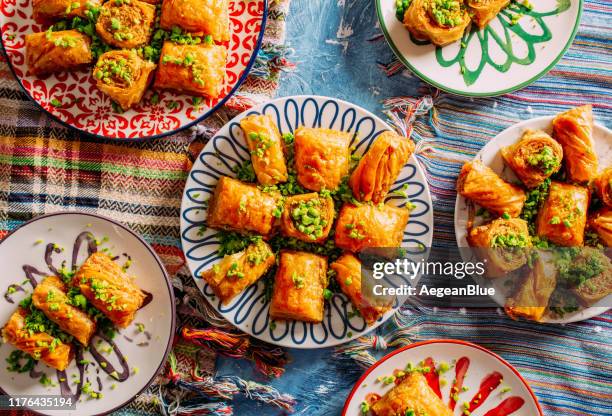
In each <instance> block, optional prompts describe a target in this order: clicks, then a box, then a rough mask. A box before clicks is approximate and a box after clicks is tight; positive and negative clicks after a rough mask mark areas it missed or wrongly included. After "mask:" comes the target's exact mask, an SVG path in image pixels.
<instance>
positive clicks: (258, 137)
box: [240, 114, 287, 185]
mask: <svg viewBox="0 0 612 416" xmlns="http://www.w3.org/2000/svg"><path fill="white" fill-rule="evenodd" d="M240 127H241V128H242V131H243V132H244V139H245V140H246V143H247V146H248V147H249V151H250V152H251V161H252V163H253V170H254V171H255V175H256V176H257V181H258V182H259V183H260V184H262V185H276V184H278V183H281V182H286V181H287V164H286V163H285V154H284V149H283V143H282V138H281V135H280V132H279V131H278V127H277V126H276V123H275V122H274V120H273V119H272V117H271V116H268V115H264V114H252V115H250V116H247V117H245V118H243V119H242V120H240Z"/></svg>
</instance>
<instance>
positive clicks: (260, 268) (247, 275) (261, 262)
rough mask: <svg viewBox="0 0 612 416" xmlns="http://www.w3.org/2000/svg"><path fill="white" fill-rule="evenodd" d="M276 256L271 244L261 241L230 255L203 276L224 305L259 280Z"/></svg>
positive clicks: (201, 275)
mask: <svg viewBox="0 0 612 416" xmlns="http://www.w3.org/2000/svg"><path fill="white" fill-rule="evenodd" d="M274 262H275V256H274V253H273V252H272V249H271V248H270V246H269V245H268V244H267V243H265V242H263V241H259V242H257V243H254V244H251V245H249V246H248V247H247V248H246V249H245V250H243V251H241V252H239V253H235V254H232V255H229V256H225V257H223V259H222V260H221V261H220V262H219V263H217V264H215V265H214V266H213V267H212V268H210V269H208V270H206V271H205V272H202V273H201V274H200V277H202V278H203V279H204V280H205V281H206V282H207V283H208V284H209V285H210V287H211V288H212V290H213V292H215V294H216V295H217V296H219V299H221V302H222V303H223V304H224V305H227V304H228V303H230V302H231V301H232V299H234V298H235V297H236V296H237V295H238V294H240V293H241V292H242V291H243V290H245V289H246V288H247V287H249V286H251V285H252V284H253V283H255V282H257V281H258V280H259V279H260V278H261V277H262V276H263V275H264V274H266V272H267V271H268V269H270V267H272V265H274Z"/></svg>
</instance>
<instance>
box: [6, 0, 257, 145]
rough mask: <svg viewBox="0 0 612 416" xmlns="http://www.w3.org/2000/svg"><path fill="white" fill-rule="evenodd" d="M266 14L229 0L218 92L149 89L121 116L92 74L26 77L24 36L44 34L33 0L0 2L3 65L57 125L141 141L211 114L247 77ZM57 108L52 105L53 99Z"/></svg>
mask: <svg viewBox="0 0 612 416" xmlns="http://www.w3.org/2000/svg"><path fill="white" fill-rule="evenodd" d="M267 12H268V2H267V0H230V2H229V15H230V32H231V35H230V40H229V42H226V43H225V45H226V46H227V66H226V70H225V85H224V86H223V92H222V94H221V95H220V96H219V97H218V98H215V99H210V98H204V99H202V103H201V104H200V105H199V106H194V105H193V101H192V100H193V97H192V96H189V95H186V94H176V93H174V92H170V91H160V92H158V93H157V96H158V100H157V102H152V101H154V100H152V97H153V96H154V91H152V90H151V89H150V90H149V91H147V93H146V94H145V96H144V98H143V99H142V101H141V102H140V103H139V104H137V105H136V106H135V107H134V108H133V109H130V110H128V111H126V112H123V113H118V112H117V111H114V110H113V106H112V101H111V99H110V98H109V97H108V96H106V95H105V94H103V93H102V92H101V91H100V90H98V88H97V87H96V85H95V84H96V83H95V79H94V77H93V76H92V75H91V70H81V71H73V72H61V73H58V74H53V75H49V76H46V77H37V76H33V75H28V74H27V64H26V60H25V35H26V34H28V33H32V32H40V31H42V30H45V28H44V27H42V26H41V25H39V24H37V23H36V22H35V21H34V19H33V17H32V0H20V1H3V2H1V3H0V31H1V33H0V39H1V40H2V45H3V46H4V52H5V54H6V56H7V58H8V59H7V62H8V64H9V66H10V68H11V71H12V72H13V74H14V75H15V78H16V79H17V81H19V85H20V86H21V87H22V89H23V90H24V92H25V93H26V94H27V95H28V97H30V99H32V101H34V102H35V103H36V104H38V106H39V107H40V108H41V109H42V110H43V111H45V112H46V113H48V114H49V115H50V116H51V117H53V118H54V119H55V120H56V121H58V122H60V123H61V124H63V125H65V126H66V127H70V128H73V129H75V130H78V131H80V132H83V133H86V134H89V135H92V136H95V137H98V138H106V139H120V140H125V139H131V140H145V139H152V138H158V137H163V136H167V135H169V134H173V133H178V132H179V131H181V130H184V129H186V128H188V127H191V126H193V125H194V124H196V123H199V122H201V121H203V120H204V119H206V118H207V117H209V116H210V115H212V114H213V113H214V111H215V110H217V109H218V108H219V107H221V106H222V105H223V104H224V103H225V102H226V101H227V100H228V99H230V97H231V96H232V95H233V94H234V93H235V92H236V90H237V89H238V87H239V86H240V85H241V84H242V82H243V81H244V80H245V79H246V77H247V75H248V73H249V71H250V70H251V67H252V65H253V64H254V63H255V58H256V56H257V53H258V51H259V48H260V47H261V42H262V40H263V34H264V28H265V25H266V17H267ZM54 99H55V100H58V101H60V102H61V103H62V105H61V107H56V106H54V105H52V104H51V102H53V100H54Z"/></svg>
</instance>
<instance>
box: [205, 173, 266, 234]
mask: <svg viewBox="0 0 612 416" xmlns="http://www.w3.org/2000/svg"><path fill="white" fill-rule="evenodd" d="M277 202H278V201H277V195H276V194H274V193H269V192H263V191H262V190H260V189H259V188H257V186H255V185H252V184H247V183H243V182H240V181H239V180H237V179H232V178H228V177H227V176H222V177H221V179H219V182H218V183H217V187H216V188H215V192H214V194H213V196H212V198H211V199H210V202H209V204H208V217H207V219H206V223H207V225H208V226H209V227H211V228H215V229H219V230H234V231H238V232H242V233H245V234H250V233H255V234H260V235H262V236H264V237H268V236H270V235H271V234H272V233H273V231H274V226H275V222H276V217H275V216H274V213H275V211H276V210H277V209H278V208H277Z"/></svg>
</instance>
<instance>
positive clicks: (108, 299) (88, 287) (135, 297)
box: [72, 253, 146, 328]
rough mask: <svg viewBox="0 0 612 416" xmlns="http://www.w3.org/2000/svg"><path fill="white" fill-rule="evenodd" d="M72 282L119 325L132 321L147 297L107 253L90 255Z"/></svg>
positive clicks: (124, 326)
mask: <svg viewBox="0 0 612 416" xmlns="http://www.w3.org/2000/svg"><path fill="white" fill-rule="evenodd" d="M72 286H74V287H76V288H78V289H79V290H80V291H81V294H83V296H85V297H86V298H87V300H88V301H89V303H91V304H92V305H93V306H94V307H95V308H96V309H98V310H99V311H100V312H102V313H103V314H104V315H105V316H106V317H107V318H108V319H110V320H111V321H112V322H113V323H114V324H115V325H117V326H118V327H120V328H126V327H127V326H129V325H130V323H131V322H132V321H133V320H134V315H135V314H136V312H137V311H138V309H140V308H141V307H142V304H143V302H144V300H145V297H146V296H145V294H144V293H143V291H142V290H140V288H139V287H138V286H136V284H135V283H134V279H133V278H132V277H131V276H129V275H128V274H127V273H126V272H125V271H123V269H122V268H121V267H120V266H119V265H118V264H117V263H116V262H114V261H113V260H112V259H111V258H110V257H109V256H108V255H106V254H104V253H94V254H92V255H91V256H89V258H88V259H87V260H86V261H85V263H83V265H82V266H81V267H80V268H79V270H78V271H77V273H76V274H75V275H74V278H73V279H72Z"/></svg>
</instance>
